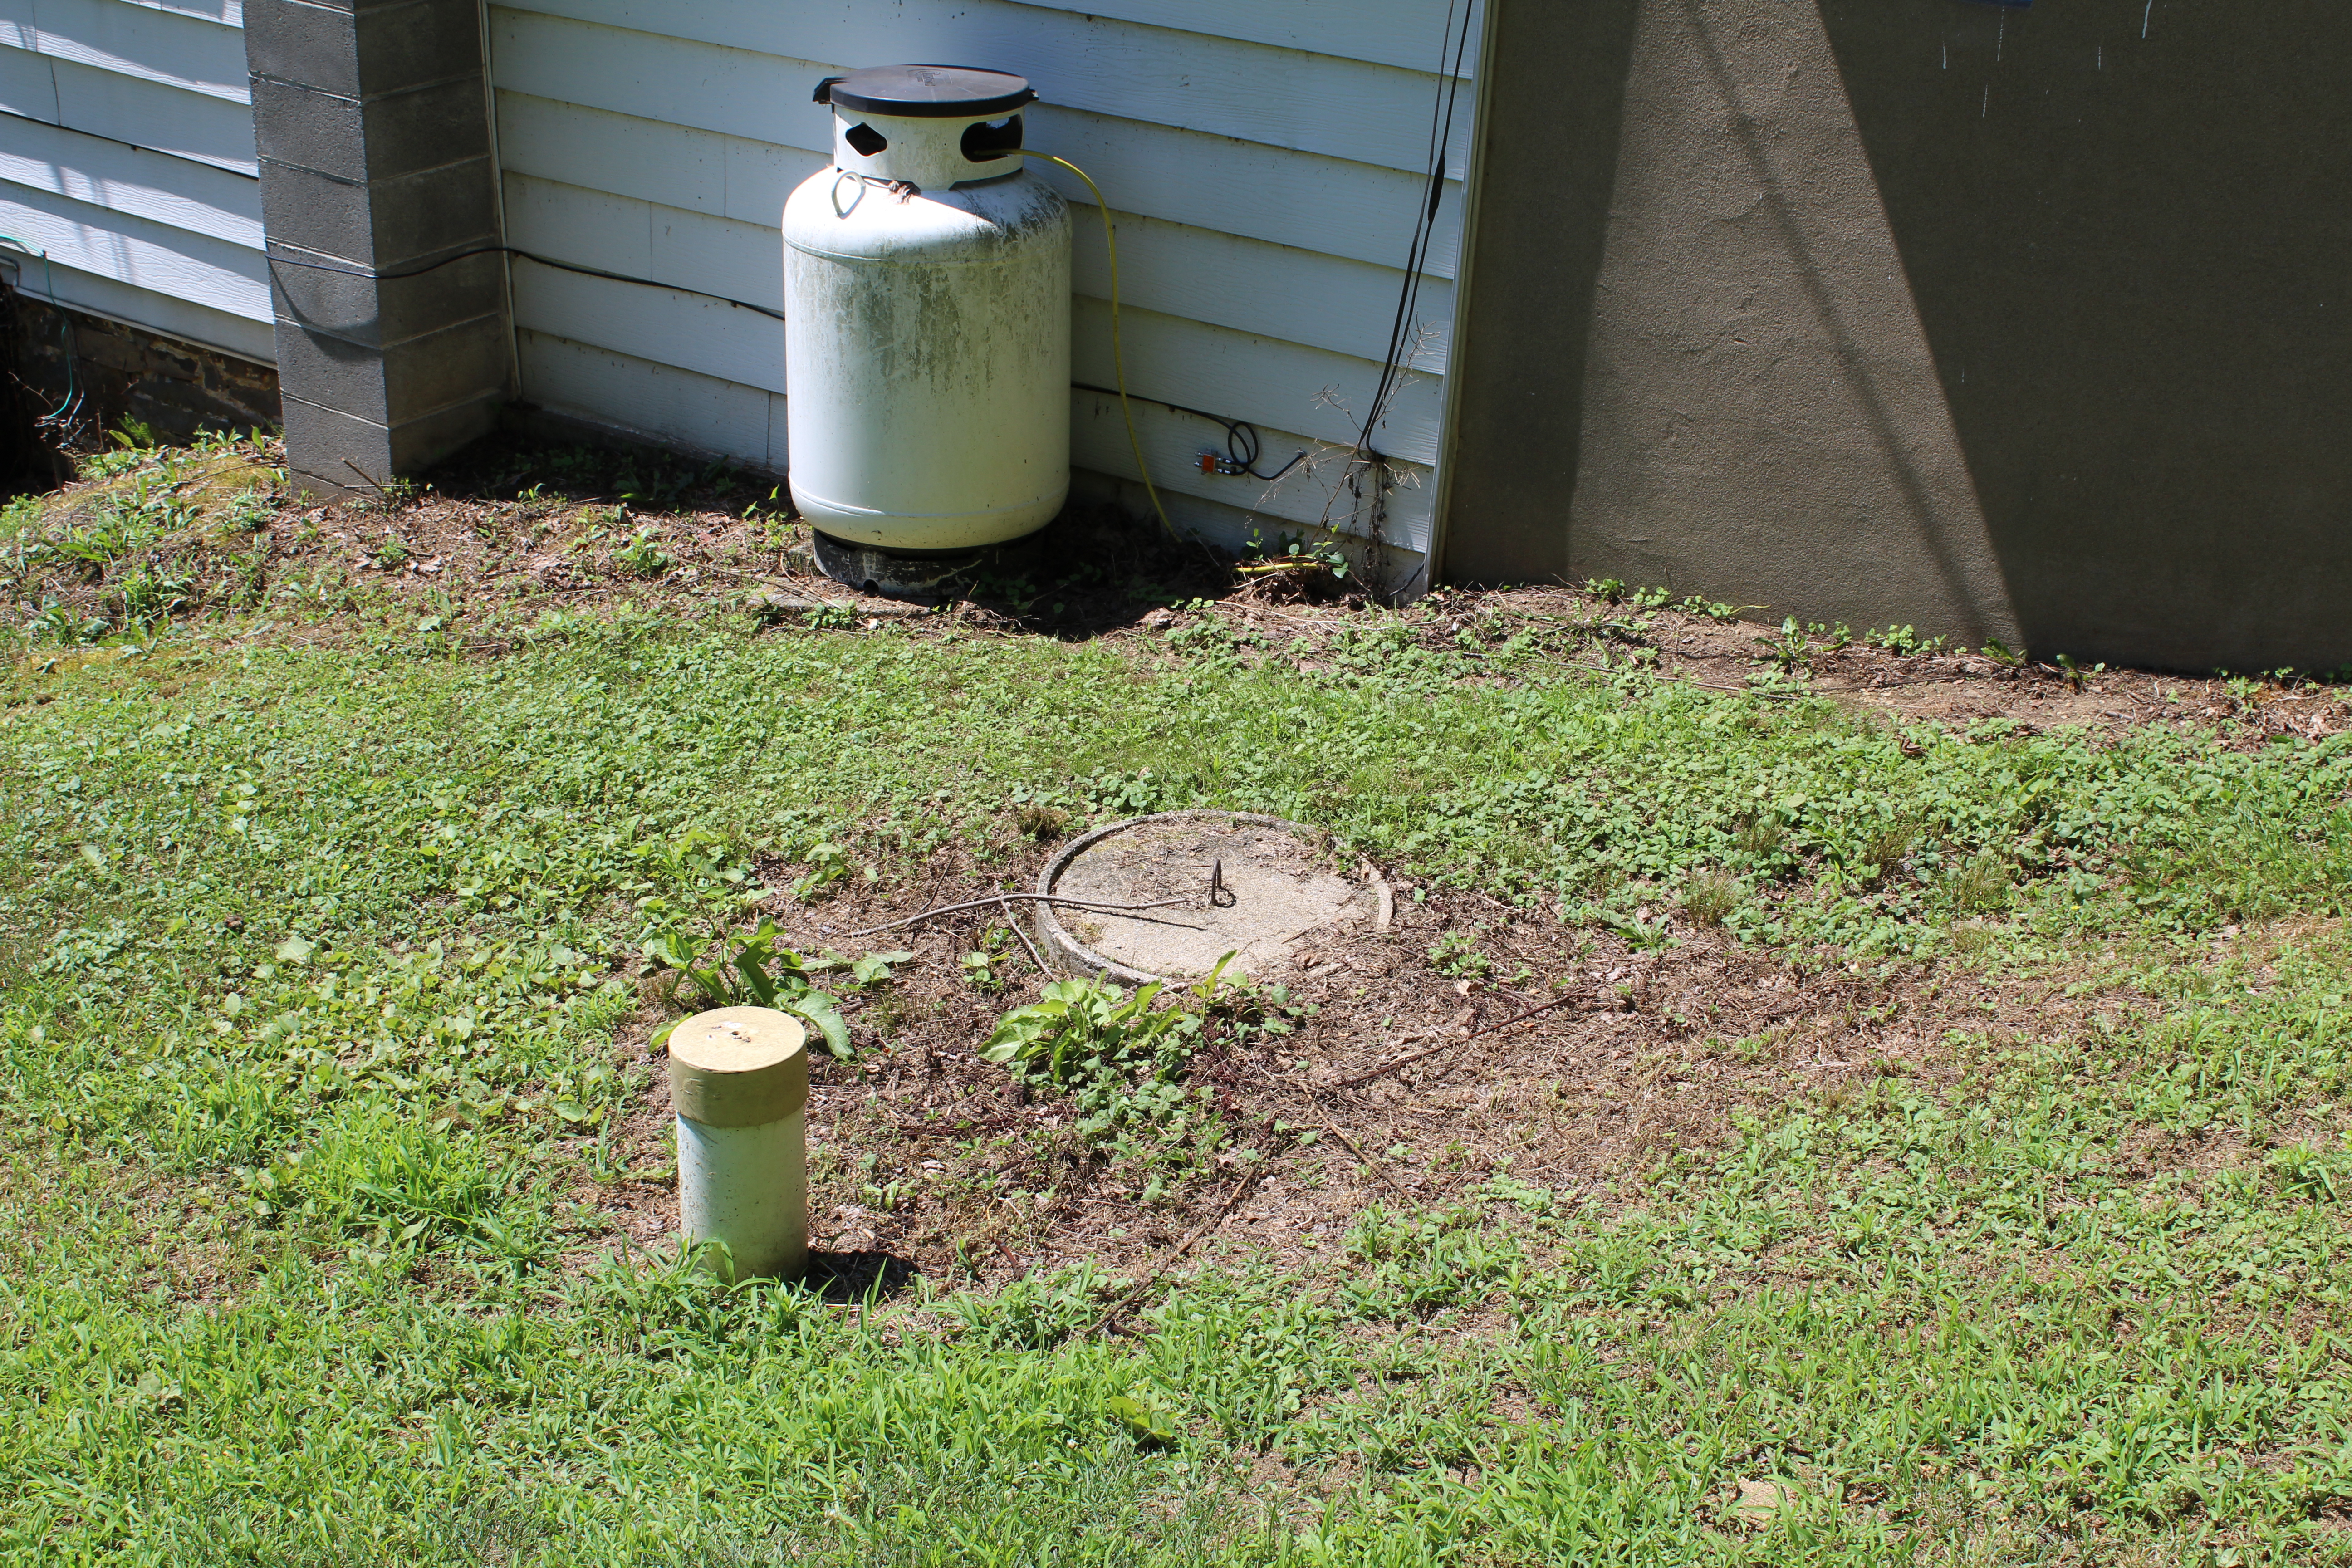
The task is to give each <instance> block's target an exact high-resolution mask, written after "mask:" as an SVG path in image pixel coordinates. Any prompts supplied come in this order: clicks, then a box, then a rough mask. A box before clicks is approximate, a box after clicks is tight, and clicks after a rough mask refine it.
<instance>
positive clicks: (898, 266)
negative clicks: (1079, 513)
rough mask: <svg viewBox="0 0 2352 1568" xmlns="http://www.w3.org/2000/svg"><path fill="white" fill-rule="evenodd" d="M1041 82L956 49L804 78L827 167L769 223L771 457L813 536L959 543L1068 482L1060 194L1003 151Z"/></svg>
mask: <svg viewBox="0 0 2352 1568" xmlns="http://www.w3.org/2000/svg"><path fill="white" fill-rule="evenodd" d="M1036 96H1037V95H1036V93H1035V92H1034V91H1033V90H1031V89H1030V86H1029V84H1028V83H1027V82H1026V81H1024V80H1023V79H1021V78H1019V77H1017V76H1008V75H1006V74H1005V73H1004V72H1003V71H992V70H975V69H969V68H961V67H953V66H884V67H877V68H873V69H870V70H861V71H858V72H856V73H855V74H853V75H850V76H845V77H829V78H827V79H825V80H824V81H823V82H822V83H820V84H818V87H817V89H816V100H817V101H818V102H819V103H824V104H828V105H830V106H831V107H832V110H833V116H834V125H833V129H834V138H833V166H832V167H831V168H828V169H825V170H824V171H822V172H820V173H818V174H814V175H812V176H811V177H810V178H809V179H808V180H806V181H805V182H803V184H801V186H800V188H799V189H797V190H795V191H794V192H793V194H792V196H791V198H790V199H789V200H788V201H786V203H785V204H784V224H783V237H784V362H785V363H784V384H785V428H786V442H787V447H788V451H787V454H786V460H787V463H788V466H789V468H790V473H791V480H792V492H793V504H794V505H796V506H798V507H799V508H800V511H801V515H802V516H803V517H804V518H806V519H807V520H808V521H809V522H810V523H811V524H812V525H813V526H814V528H815V529H816V531H817V532H818V533H819V535H820V536H821V537H820V541H819V542H820V546H822V545H823V543H824V538H823V537H822V536H827V535H829V536H831V538H832V539H833V540H835V541H838V542H844V543H846V544H851V545H861V546H868V547H874V548H877V549H880V550H883V551H888V552H952V551H970V550H974V549H976V548H978V547H980V546H983V545H990V544H996V543H1001V542H1004V541H1007V540H1013V539H1017V538H1019V537H1021V536H1022V535H1024V534H1026V533H1029V532H1031V531H1034V530H1036V529H1038V528H1041V527H1043V526H1044V525H1045V523H1046V522H1047V521H1049V520H1050V519H1051V518H1052V517H1053V516H1054V514H1055V512H1057V511H1059V510H1061V507H1062V502H1063V500H1064V498H1065V497H1066V495H1067V494H1068V493H1069V488H1070V215H1069V208H1068V206H1067V205H1066V204H1065V203H1064V202H1063V200H1062V198H1061V195H1059V194H1058V193H1057V192H1055V190H1054V188H1053V187H1052V186H1050V185H1048V184H1045V181H1043V180H1041V179H1039V178H1038V177H1037V176H1036V175H1035V174H1031V173H1030V172H1029V170H1028V168H1027V167H1026V160H1024V158H1022V157H1021V156H1020V154H1019V153H1018V152H1017V151H1016V150H1017V149H1018V148H1019V147H1020V145H1021V112H1020V111H1021V110H1022V108H1023V107H1024V106H1025V105H1026V104H1028V103H1030V102H1032V101H1033V100H1035V98H1036ZM819 558H820V560H823V559H824V551H823V549H822V548H821V549H820V552H819Z"/></svg>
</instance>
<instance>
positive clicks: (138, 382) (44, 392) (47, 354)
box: [0, 289, 279, 449]
mask: <svg viewBox="0 0 2352 1568" xmlns="http://www.w3.org/2000/svg"><path fill="white" fill-rule="evenodd" d="M0 318H5V321H6V322H7V325H8V328H9V341H8V342H6V343H5V345H0V353H5V356H6V359H5V363H6V365H7V368H8V370H9V372H10V374H12V376H13V377H14V378H15V379H16V381H17V382H18V383H19V384H21V388H22V393H21V395H20V396H19V398H18V399H17V400H16V401H17V405H18V406H17V408H16V409H15V410H11V411H10V412H12V413H13V414H15V416H16V418H17V419H19V420H22V419H24V418H26V417H27V416H37V415H40V414H44V413H47V411H49V410H51V409H54V408H56V407H57V406H58V405H59V404H60V403H63V402H65V401H66V399H67V396H68V390H70V391H71V393H72V395H73V399H74V401H73V403H72V405H70V406H69V407H68V409H67V411H66V415H65V417H64V419H63V420H62V422H61V423H62V429H61V430H60V431H58V432H57V434H58V435H61V436H62V437H63V438H64V441H65V444H67V445H69V446H71V447H77V448H84V449H87V448H89V447H100V446H104V445H106V444H108V442H109V440H110V437H109V435H108V432H110V431H112V430H116V429H119V428H120V427H121V425H122V422H123V421H124V420H125V419H135V420H137V421H139V422H140V423H142V424H143V425H145V426H148V427H149V428H151V429H152V430H153V431H154V433H155V435H156V437H157V438H158V439H161V440H167V441H184V440H186V439H188V438H189V437H192V436H194V434H195V433H196V432H197V431H198V430H201V429H220V428H224V427H228V426H234V427H236V428H238V429H249V428H251V427H254V426H260V427H261V428H263V429H276V428H277V427H278V423H279V413H278V373H277V371H276V370H274V369H272V368H271V367H270V366H268V365H266V364H257V363H253V362H252V361H250V360H246V359H240V358H237V357H236V356H235V355H233V354H226V353H220V352H219V351H218V350H215V349H208V348H201V347H198V346H197V345H195V344H194V343H188V342H180V341H178V340H177V339H173V338H167V337H163V336H161V335H159V334H157V333H154V332H151V331H145V330H143V329H142V328H139V327H133V326H128V325H126V324H124V323H123V322H121V321H109V320H107V319H106V318H104V317H101V316H92V315H89V314H87V313H85V312H83V311H80V310H65V309H60V308H58V307H57V306H54V305H51V304H49V303H48V302H47V300H37V299H34V298H32V297H31V296H30V295H27V294H25V293H23V292H21V291H18V290H14V289H10V290H7V298H6V301H5V310H0ZM68 353H70V354H71V356H72V364H71V366H70V374H68V363H67V359H68ZM8 445H9V446H10V447H12V448H13V447H14V446H15V445H16V433H14V432H12V434H11V438H10V441H9V442H8Z"/></svg>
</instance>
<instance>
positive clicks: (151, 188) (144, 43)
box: [0, 0, 274, 363]
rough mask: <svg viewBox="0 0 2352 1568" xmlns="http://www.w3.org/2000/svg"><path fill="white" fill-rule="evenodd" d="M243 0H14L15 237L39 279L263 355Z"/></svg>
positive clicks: (89, 305) (74, 301)
mask: <svg viewBox="0 0 2352 1568" xmlns="http://www.w3.org/2000/svg"><path fill="white" fill-rule="evenodd" d="M243 19H244V18H243V13H242V8H241V6H240V5H239V4H238V3H237V0H180V3H173V4H163V3H160V0H0V233H4V234H8V235H12V236H15V237H17V238H20V239H23V240H26V241H28V242H30V243H31V244H33V245H36V246H38V247H41V248H42V249H43V250H45V251H47V254H48V264H47V267H44V266H43V264H42V263H41V262H40V261H37V260H34V259H30V258H26V257H23V256H21V255H20V254H18V253H16V252H15V251H13V250H10V249H8V248H6V247H0V262H6V263H9V264H11V265H12V266H13V267H14V268H15V269H16V276H17V280H18V282H19V283H20V285H21V286H22V287H23V288H24V289H26V292H28V293H30V294H32V295H34V296H35V297H37V298H39V297H45V296H46V295H47V293H48V292H49V290H50V289H52V287H54V289H55V292H56V296H57V298H58V301H59V302H61V303H63V304H68V305H73V306H78V307H79V308H80V309H83V310H91V311H95V312H97V313H99V314H100V315H106V316H112V317H115V318H118V319H120V320H123V321H131V322H133V323H135V324H136V325H139V326H142V327H147V328H150V329H152V330H153V331H159V332H163V333H166V334H169V335H171V336H174V337H180V338H185V339H188V340H191V341H193V342H201V343H206V344H210V345H212V346H214V347H216V348H222V349H226V350H228V351H230V352H231V353H236V354H240V355H243V356H244V357H246V358H247V359H253V360H258V361H261V362H263V363H269V362H270V361H271V360H272V359H273V358H274V351H273V349H272V346H271V341H270V310H269V287H268V277H267V274H266V272H265V271H264V268H263V263H262V243H261V188H260V182H259V180H258V178H257V175H258V173H259V170H258V167H257V163H256V161H255V158H254V151H253V110H252V109H251V107H250V105H249V101H248V90H247V79H246V66H245V37H244V34H243V32H242V31H241V27H242V24H243Z"/></svg>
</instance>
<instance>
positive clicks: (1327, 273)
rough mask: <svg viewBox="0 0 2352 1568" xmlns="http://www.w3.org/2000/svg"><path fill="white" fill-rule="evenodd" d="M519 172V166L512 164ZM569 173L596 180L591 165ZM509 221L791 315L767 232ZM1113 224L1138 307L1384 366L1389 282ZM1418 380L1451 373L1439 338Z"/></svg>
mask: <svg viewBox="0 0 2352 1568" xmlns="http://www.w3.org/2000/svg"><path fill="white" fill-rule="evenodd" d="M513 162H514V160H512V159H509V165H510V166H511V165H512V163H513ZM572 173H574V174H577V175H580V176H582V177H585V178H593V177H595V171H594V168H593V164H591V165H590V166H586V167H581V168H576V169H574V170H572ZM1074 216H1075V218H1076V266H1075V277H1074V281H1075V283H1076V288H1077V290H1078V292H1080V293H1083V294H1092V295H1094V296H1096V297H1097V298H1099V299H1108V298H1109V296H1110V263H1109V258H1108V252H1107V249H1106V247H1105V246H1104V244H1103V237H1102V227H1101V224H1100V221H1099V219H1098V218H1097V216H1096V214H1095V210H1094V209H1093V208H1092V207H1080V208H1078V209H1077V210H1076V213H1075V215H1074ZM507 221H508V224H509V233H510V237H511V239H512V243H514V244H515V245H517V246H520V247H522V248H523V249H525V250H535V251H538V252H541V254H543V255H548V256H552V257H555V258H558V259H560V260H564V261H576V262H580V263H582V264H583V265H585V266H590V267H601V268H604V269H605V270H607V271H611V272H626V273H630V274H633V275H635V276H637V277H650V278H653V279H657V280H659V281H661V282H664V283H668V284H672V285H676V286H678V287H682V288H693V289H708V290H709V291H711V292H713V293H718V294H724V295H726V296H728V297H729V298H731V299H737V300H751V301H752V302H754V303H756V304H762V305H766V306H768V307H770V308H771V309H777V310H781V309H782V305H783V280H782V270H783V267H782V239H781V238H780V237H779V236H778V233H777V231H776V229H775V228H774V227H773V226H771V225H768V224H757V225H754V224H749V223H742V222H737V221H733V220H729V219H724V218H719V217H716V216H710V215H709V214H706V213H693V212H684V211H681V210H679V209H678V208H677V207H673V206H664V205H660V204H659V203H657V202H653V201H649V200H646V199H644V198H643V197H630V196H619V195H612V194H611V193H609V192H605V191H594V190H586V189H583V188H581V187H580V186H578V185H574V184H565V183H559V182H556V181H551V180H545V179H541V178H538V177H537V176H535V175H530V174H518V173H512V172H510V173H509V174H508V175H507ZM1117 221H1118V226H1119V268H1120V283H1121V285H1122V287H1123V288H1124V289H1125V290H1126V293H1125V300H1126V302H1127V303H1128V304H1129V306H1130V307H1133V308H1135V309H1138V310H1157V311H1159V312H1160V313H1161V314H1163V315H1172V316H1188V317H1191V318H1192V319H1193V320H1196V321H1207V322H1209V323H1211V324H1212V325H1215V326H1221V327H1229V328H1233V329H1234V330H1236V331H1244V332H1250V333H1254V334H1256V335H1258V336H1263V337H1272V338H1281V339H1285V340H1286V341H1288V342H1297V343H1303V344H1306V345H1307V346H1308V347H1310V348H1321V349H1329V350H1332V351H1334V352H1336V353H1345V354H1352V355H1355V356H1357V357H1359V358H1362V359H1367V360H1372V361H1375V362H1377V361H1378V360H1379V359H1380V357H1381V354H1382V353H1384V352H1385V351H1386V349H1387V347H1388V331H1389V323H1390V321H1391V320H1392V318H1393V315H1394V312H1395V310H1396V295H1397V286H1398V284H1399V282H1400V281H1401V280H1402V278H1403V274H1402V273H1400V272H1397V271H1396V270H1394V269H1393V268H1381V267H1373V266H1370V265H1368V264H1366V263H1363V262H1356V261H1345V260H1341V259H1339V258H1333V257H1328V256H1318V255H1316V254H1315V253H1313V252H1311V251H1304V250H1296V249H1288V248H1285V247H1276V246H1268V245H1263V244H1260V243H1258V242H1256V241H1254V240H1246V239H1239V238H1235V237H1232V236H1229V235H1221V234H1213V233H1210V232H1209V231H1207V230H1204V229H1196V228H1188V227H1185V226H1181V225H1178V224H1167V223H1159V222H1155V221H1153V220H1151V219H1147V218H1137V217H1120V218H1118V220H1117ZM1422 297H1423V310H1422V316H1423V320H1424V321H1430V322H1433V323H1435V324H1438V325H1441V326H1442V324H1443V323H1444V322H1445V321H1448V320H1450V319H1451V313H1452V301H1453V295H1452V288H1451V285H1449V284H1446V283H1444V282H1442V281H1440V280H1437V279H1431V280H1430V281H1429V282H1427V283H1425V284H1424V285H1423V290H1422ZM1421 368H1422V369H1423V370H1425V371H1428V372H1432V373H1439V374H1442V373H1443V371H1444V343H1443V339H1442V337H1441V338H1439V339H1438V340H1437V341H1436V342H1434V343H1433V351H1432V353H1430V354H1429V355H1428V356H1427V357H1426V359H1425V360H1424V362H1423V364H1422V366H1421Z"/></svg>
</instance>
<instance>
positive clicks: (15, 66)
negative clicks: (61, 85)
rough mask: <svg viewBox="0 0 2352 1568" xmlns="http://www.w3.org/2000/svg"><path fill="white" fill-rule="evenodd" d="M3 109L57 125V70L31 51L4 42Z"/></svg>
mask: <svg viewBox="0 0 2352 1568" xmlns="http://www.w3.org/2000/svg"><path fill="white" fill-rule="evenodd" d="M0 110H5V111H7V112H8V113H10V114H18V115H22V116H24V117H25V118H26V119H27V120H44V121H47V122H48V123H50V124H51V125H55V124H56V123H57V122H58V73H57V68H56V67H55V66H54V65H53V64H52V63H51V62H50V61H49V60H48V59H47V58H44V57H42V56H40V55H37V54H35V53H33V52H32V51H31V50H30V49H25V48H18V47H14V46H11V45H8V44H6V43H0Z"/></svg>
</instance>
